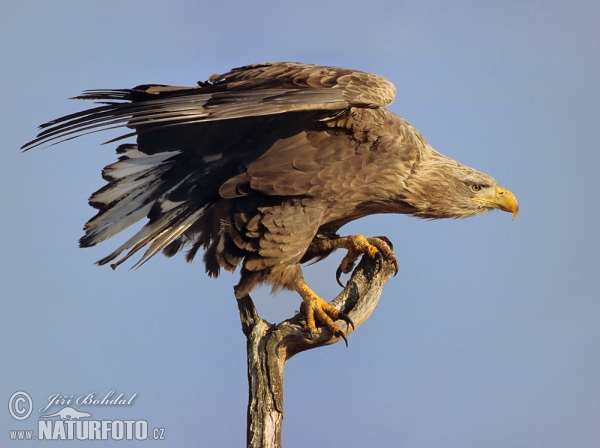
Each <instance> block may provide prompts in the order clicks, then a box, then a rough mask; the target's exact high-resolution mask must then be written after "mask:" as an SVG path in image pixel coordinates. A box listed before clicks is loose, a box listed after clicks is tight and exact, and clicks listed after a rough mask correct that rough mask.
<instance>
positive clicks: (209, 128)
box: [23, 63, 395, 266]
mask: <svg viewBox="0 0 600 448" xmlns="http://www.w3.org/2000/svg"><path fill="white" fill-rule="evenodd" d="M394 95H395V89H394V86H393V85H392V84H391V83H390V82H389V81H387V80H385V79H384V78H381V77H379V76H377V75H373V74H369V73H365V72H358V71H352V70H347V69H341V68H335V67H323V66H316V65H308V64H299V63H272V64H256V65H250V66H246V67H241V68H238V69H234V70H232V71H230V72H228V73H226V74H224V75H213V76H212V77H211V78H210V80H209V81H207V82H202V83H199V86H198V87H194V88H186V87H173V86H161V85H143V86H138V87H136V88H134V89H123V90H94V91H88V92H85V93H84V94H83V95H81V96H79V97H77V98H79V99H93V100H100V101H101V102H102V103H103V105H102V106H99V107H96V108H93V109H90V110H86V111H82V112H78V113H75V114H71V115H68V116H65V117H62V118H59V119H57V120H54V121H51V122H49V123H46V124H45V125H42V127H41V128H42V131H41V132H40V134H39V135H38V137H37V138H36V139H35V140H33V141H32V142H30V143H28V144H26V145H25V146H24V147H23V149H25V150H27V149H30V148H33V147H35V146H38V145H42V144H48V143H49V144H56V143H58V142H61V141H64V140H69V139H72V138H75V137H78V136H80V135H83V134H87V133H91V132H97V131H100V130H105V129H111V128H118V127H124V126H127V127H129V128H131V129H133V131H134V132H133V133H131V134H127V135H124V136H121V137H119V138H117V139H114V140H119V139H121V138H125V137H128V136H132V135H136V134H137V145H132V144H124V145H121V146H119V148H118V149H117V152H118V153H119V154H120V155H121V157H120V158H119V161H118V162H116V163H114V164H112V165H109V166H108V167H106V168H105V170H104V171H103V177H104V178H105V179H106V180H107V181H108V184H107V185H106V186H105V187H103V188H102V189H100V190H99V191H97V192H96V193H94V194H93V195H92V197H91V198H90V204H91V205H92V206H94V207H96V208H97V209H99V212H98V214H97V215H96V216H95V217H93V218H92V219H91V220H90V221H89V222H88V223H87V224H86V226H85V230H86V235H85V236H84V237H82V239H81V241H80V244H81V246H84V247H87V246H92V245H95V244H97V243H98V242H101V241H103V240H105V239H107V238H110V237H111V236H113V235H115V234H117V233H119V232H120V231H122V230H124V229H125V228H127V227H129V226H130V225H132V224H134V223H135V222H137V221H139V220H140V219H142V218H143V217H144V216H147V217H148V219H149V221H148V222H147V223H146V225H145V226H144V227H143V228H142V229H141V230H140V231H139V232H137V233H136V234H135V235H133V236H132V237H131V238H130V239H129V240H127V241H126V242H125V243H124V244H122V245H121V246H120V247H119V248H117V249H116V250H115V251H114V252H113V253H111V254H110V255H108V256H107V257H105V258H104V259H102V260H100V261H99V264H104V263H108V262H110V261H112V260H114V259H115V258H117V257H118V256H119V255H120V254H121V253H123V252H124V251H126V250H129V253H128V254H127V255H126V256H125V257H123V258H121V259H120V260H119V261H118V262H117V263H116V264H115V265H113V266H116V265H117V264H120V263H121V262H122V261H124V260H125V259H127V258H129V257H130V256H131V255H133V254H134V253H136V252H137V251H138V250H140V249H141V248H142V247H144V246H146V245H148V244H149V245H150V246H149V248H148V249H147V251H146V253H145V255H144V256H143V257H142V259H141V260H140V261H139V262H138V263H143V262H145V261H146V260H148V259H149V258H150V257H152V256H153V255H154V254H156V253H157V252H159V251H160V250H163V249H165V248H166V247H167V246H168V245H169V244H171V243H173V242H174V241H176V240H178V239H179V240H180V241H181V238H182V237H183V235H184V233H185V232H186V231H187V230H188V229H189V228H190V227H191V226H192V225H194V224H195V223H198V222H199V221H202V219H203V218H204V217H205V215H206V214H207V211H208V210H210V207H211V206H212V205H214V203H215V202H216V201H218V200H219V199H220V198H231V197H237V196H241V195H244V194H248V192H251V191H259V192H262V193H263V194H267V195H284V194H285V195H302V194H308V193H309V191H308V188H309V187H310V183H309V182H306V180H307V179H310V176H311V173H315V172H316V171H315V170H316V169H318V167H319V166H320V165H319V164H318V163H315V159H316V157H321V158H323V157H327V155H328V154H329V156H330V157H331V156H333V157H335V151H338V150H339V149H340V145H339V142H338V143H336V144H334V145H333V146H334V148H332V146H331V138H334V137H331V138H330V139H329V140H330V142H329V143H330V146H329V148H327V147H324V146H323V147H321V145H322V142H321V139H320V138H319V137H318V135H315V133H314V132H313V135H310V136H309V135H308V134H307V130H310V129H311V127H314V123H315V122H317V123H318V122H320V121H322V120H327V119H328V118H329V117H334V116H336V115H338V114H339V113H340V112H341V111H343V110H347V109H349V108H351V107H355V108H368V109H376V108H380V107H383V106H386V105H388V104H390V103H391V102H392V101H393V99H394ZM322 134H325V133H322ZM114 140H113V141H114ZM340 141H341V140H340ZM346 141H347V139H346ZM342 146H343V145H342ZM348 150H351V149H350V148H348ZM332 151H333V152H332ZM290 173H302V175H301V176H300V177H301V181H298V182H294V181H291V182H290V181H289V179H292V178H291V177H289V176H288V174H290ZM281 179H286V181H285V182H280V180H281ZM294 179H295V178H294ZM292 180H293V179H292ZM278 186H280V187H281V188H280V187H278ZM290 186H291V187H290ZM278 188H279V189H278ZM248 189H249V190H248ZM206 219H207V220H208V218H206ZM197 226H198V227H200V228H207V227H209V224H202V223H200V224H199V225H197ZM213 236H214V235H213ZM205 238H206V237H205Z"/></svg>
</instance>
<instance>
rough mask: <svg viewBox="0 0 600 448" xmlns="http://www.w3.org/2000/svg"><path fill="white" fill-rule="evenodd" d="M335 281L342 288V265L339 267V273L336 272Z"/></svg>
mask: <svg viewBox="0 0 600 448" xmlns="http://www.w3.org/2000/svg"><path fill="white" fill-rule="evenodd" d="M335 279H336V280H337V282H338V285H340V286H341V287H342V288H343V287H344V285H343V284H342V265H339V266H338V268H337V271H335Z"/></svg>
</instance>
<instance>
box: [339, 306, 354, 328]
mask: <svg viewBox="0 0 600 448" xmlns="http://www.w3.org/2000/svg"><path fill="white" fill-rule="evenodd" d="M338 319H340V320H343V321H344V322H346V325H347V326H349V327H352V331H354V330H355V328H354V322H353V321H352V319H350V316H348V315H347V314H346V313H344V312H343V311H338ZM340 331H341V330H340Z"/></svg>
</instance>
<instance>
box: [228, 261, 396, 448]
mask: <svg viewBox="0 0 600 448" xmlns="http://www.w3.org/2000/svg"><path fill="white" fill-rule="evenodd" d="M377 266H378V265H377V262H376V261H374V260H371V259H369V257H363V259H362V260H361V262H360V263H359V265H358V267H357V268H356V269H355V270H354V272H353V273H352V276H351V278H350V280H349V281H348V283H347V285H346V288H344V290H343V291H342V292H341V293H340V294H339V295H338V296H337V297H336V298H335V299H333V301H332V302H331V304H332V305H333V306H334V307H336V308H337V309H339V310H341V311H343V312H345V313H346V314H348V315H349V316H350V318H351V319H352V321H353V322H354V325H355V329H354V330H353V329H352V327H349V326H346V323H345V322H343V321H337V322H336V323H337V324H338V325H340V328H341V329H342V330H343V331H344V332H345V333H346V336H347V335H349V334H351V333H352V332H353V331H356V329H358V327H360V326H361V325H362V324H363V323H364V322H365V321H366V320H367V319H368V318H369V316H370V315H371V314H372V313H373V311H375V308H376V307H377V304H378V303H379V299H380V297H381V293H382V291H383V285H384V283H385V282H386V281H388V280H389V278H390V277H391V276H392V275H393V274H394V271H395V266H394V264H393V263H391V262H388V261H386V262H384V264H383V266H382V267H381V269H379V270H377ZM238 308H239V311H240V320H241V322H242V331H243V332H244V334H245V335H246V339H247V343H246V347H247V354H248V386H249V396H248V415H247V417H248V422H247V446H248V447H249V448H279V447H281V425H282V422H283V370H284V366H285V363H286V362H287V360H288V359H290V358H291V357H292V356H294V355H296V354H298V353H300V352H302V351H305V350H310V349H313V348H317V347H322V346H324V345H330V344H335V343H337V342H339V341H341V340H342V338H340V337H332V335H331V333H330V332H329V330H328V329H327V328H317V332H316V333H315V334H314V335H313V337H312V338H311V337H310V334H309V332H308V330H307V329H306V327H305V320H304V319H305V318H304V315H302V314H300V313H298V314H296V315H295V316H294V317H292V318H290V319H287V320H285V321H283V322H281V323H279V324H277V325H273V324H270V323H269V322H267V321H266V320H264V319H262V318H261V317H260V316H259V315H258V312H257V311H256V308H255V307H254V303H253V302H252V299H251V298H250V296H246V297H243V298H242V299H239V300H238Z"/></svg>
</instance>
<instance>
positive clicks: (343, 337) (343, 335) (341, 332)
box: [336, 330, 348, 348]
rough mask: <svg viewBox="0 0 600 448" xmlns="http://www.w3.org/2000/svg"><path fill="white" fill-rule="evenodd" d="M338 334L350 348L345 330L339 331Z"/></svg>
mask: <svg viewBox="0 0 600 448" xmlns="http://www.w3.org/2000/svg"><path fill="white" fill-rule="evenodd" d="M336 336H339V337H341V338H342V339H343V340H344V342H345V343H346V348H348V339H346V335H345V334H344V332H343V331H342V330H340V331H338V334H336Z"/></svg>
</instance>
